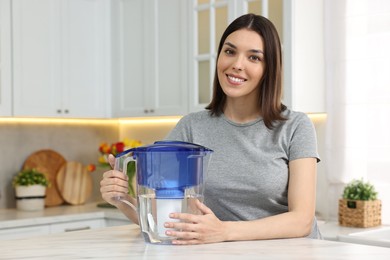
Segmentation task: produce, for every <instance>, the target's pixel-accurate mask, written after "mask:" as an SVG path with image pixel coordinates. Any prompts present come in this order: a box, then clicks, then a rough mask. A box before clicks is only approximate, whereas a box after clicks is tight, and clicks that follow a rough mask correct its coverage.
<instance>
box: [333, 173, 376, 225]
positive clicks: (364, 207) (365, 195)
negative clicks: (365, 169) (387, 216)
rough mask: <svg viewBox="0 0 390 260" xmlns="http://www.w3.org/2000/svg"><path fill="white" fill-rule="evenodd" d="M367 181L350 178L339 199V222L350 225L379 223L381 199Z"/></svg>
mask: <svg viewBox="0 0 390 260" xmlns="http://www.w3.org/2000/svg"><path fill="white" fill-rule="evenodd" d="M377 196H378V193H377V191H376V190H375V187H374V186H373V185H372V184H370V183H369V182H364V181H363V180H362V179H360V180H356V179H355V180H352V181H351V182H349V183H348V184H347V185H346V186H345V188H344V191H343V194H342V199H340V200H339V223H340V225H342V226H350V227H373V226H378V225H380V224H381V209H382V204H381V201H380V200H378V199H377Z"/></svg>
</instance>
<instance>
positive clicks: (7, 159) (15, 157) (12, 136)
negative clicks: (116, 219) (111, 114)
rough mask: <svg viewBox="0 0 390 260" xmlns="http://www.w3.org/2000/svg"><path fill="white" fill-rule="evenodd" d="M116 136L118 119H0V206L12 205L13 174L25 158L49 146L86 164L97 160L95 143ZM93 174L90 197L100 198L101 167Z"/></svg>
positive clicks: (67, 157) (11, 206) (69, 159)
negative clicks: (84, 120)
mask: <svg viewBox="0 0 390 260" xmlns="http://www.w3.org/2000/svg"><path fill="white" fill-rule="evenodd" d="M118 137H119V133H118V124H117V122H115V123H113V122H107V123H99V124H97V123H89V124H86V123H72V122H71V123H68V122H59V123H24V122H22V123H20V122H0V147H1V151H2V155H1V156H0V165H1V168H0V208H13V207H15V199H14V196H15V195H14V194H15V193H14V189H13V187H12V184H11V182H12V178H13V176H14V175H15V174H16V173H17V172H18V171H19V170H20V169H21V167H22V165H23V163H24V161H25V160H26V158H27V157H28V156H29V155H31V154H32V153H33V152H35V151H38V150H41V149H52V150H54V151H56V152H58V153H60V154H61V155H62V156H63V157H64V158H65V159H66V160H67V161H79V162H81V163H83V164H85V165H87V164H90V163H96V162H97V158H98V156H99V151H98V147H99V144H100V143H101V142H103V141H107V142H114V141H117V140H118ZM91 174H92V177H93V182H94V188H93V194H92V196H91V198H90V200H98V199H100V193H99V182H100V179H101V171H99V170H98V171H95V172H93V173H91Z"/></svg>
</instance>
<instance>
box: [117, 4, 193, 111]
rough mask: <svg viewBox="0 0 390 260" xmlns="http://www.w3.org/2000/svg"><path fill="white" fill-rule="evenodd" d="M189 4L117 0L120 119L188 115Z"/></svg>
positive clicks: (118, 105) (118, 106)
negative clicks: (187, 12) (187, 13)
mask: <svg viewBox="0 0 390 260" xmlns="http://www.w3.org/2000/svg"><path fill="white" fill-rule="evenodd" d="M187 2H188V1H182V0H165V1H158V0H115V1H112V8H113V18H112V19H113V20H112V28H113V50H114V53H113V75H112V78H113V86H114V87H113V101H112V104H113V116H114V117H129V116H160V115H182V114H185V113H186V112H187V111H188V97H187V93H188V92H187V89H188V79H187V73H188V72H187V64H188V60H187V56H188V51H187V46H188V43H187V34H188V28H187V16H186V10H187V5H188V3H187Z"/></svg>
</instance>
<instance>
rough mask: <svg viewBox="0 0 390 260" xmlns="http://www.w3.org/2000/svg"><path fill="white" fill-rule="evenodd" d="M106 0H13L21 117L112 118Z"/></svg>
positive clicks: (16, 98) (16, 100) (15, 72)
mask: <svg viewBox="0 0 390 260" xmlns="http://www.w3.org/2000/svg"><path fill="white" fill-rule="evenodd" d="M109 7H110V5H109V1H106V0H34V1H30V0H13V1H12V35H13V39H12V40H13V50H12V54H13V97H14V98H13V108H14V115H15V116H48V117H106V116H108V115H109V112H110V110H109V105H110V102H109V101H110V98H109V97H110V80H111V79H110V69H111V68H110V28H109V19H110V8H109Z"/></svg>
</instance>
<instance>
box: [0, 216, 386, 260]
mask: <svg viewBox="0 0 390 260" xmlns="http://www.w3.org/2000/svg"><path fill="white" fill-rule="evenodd" d="M0 252H1V254H0V259H24V258H28V259H83V258H89V259H91V258H92V259H93V258H101V259H186V260H191V259H197V260H198V259H200V258H201V259H202V260H207V259H224V260H225V259H237V258H239V257H241V256H245V259H299V260H302V259H375V260H379V259H388V258H389V255H390V249H389V248H383V247H374V246H365V245H357V244H348V243H342V242H334V241H326V240H316V239H307V238H297V239H275V240H262V241H244V242H224V243H216V244H207V245H196V246H168V245H153V244H146V243H145V242H144V240H143V237H142V236H141V233H140V230H139V228H138V226H136V225H134V224H132V225H125V226H117V227H107V228H101V229H94V230H86V231H77V232H71V233H61V234H54V235H46V236H40V237H37V238H34V239H33V238H31V239H18V240H12V241H11V240H10V241H2V242H1V243H0Z"/></svg>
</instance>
